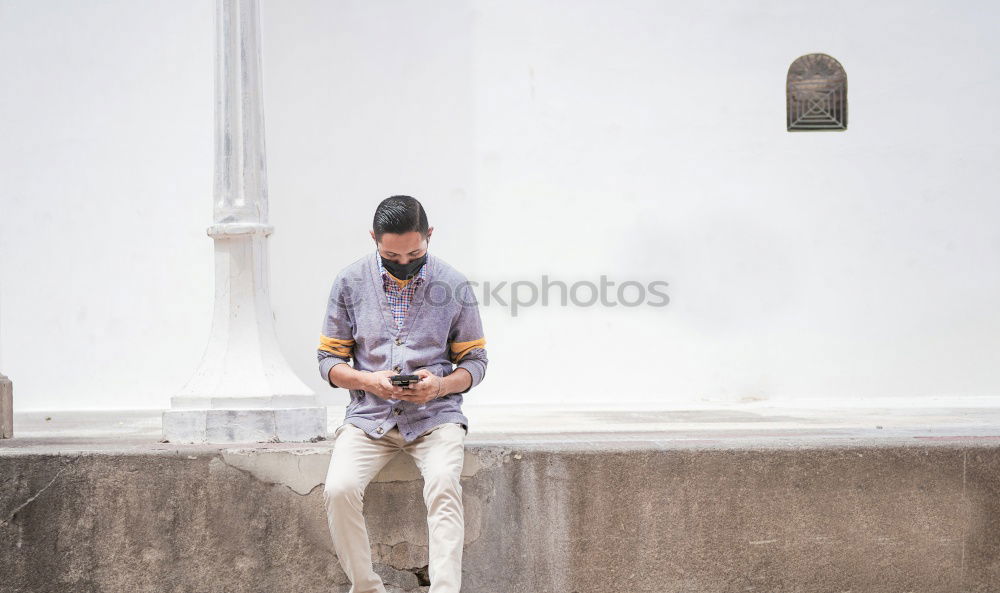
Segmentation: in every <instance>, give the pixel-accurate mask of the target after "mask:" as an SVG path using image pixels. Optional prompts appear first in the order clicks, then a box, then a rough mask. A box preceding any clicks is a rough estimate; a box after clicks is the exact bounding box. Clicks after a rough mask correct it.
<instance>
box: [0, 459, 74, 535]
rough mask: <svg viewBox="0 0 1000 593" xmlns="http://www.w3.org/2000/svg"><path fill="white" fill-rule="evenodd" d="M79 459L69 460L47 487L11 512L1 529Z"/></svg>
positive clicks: (2, 523)
mask: <svg viewBox="0 0 1000 593" xmlns="http://www.w3.org/2000/svg"><path fill="white" fill-rule="evenodd" d="M79 458H80V456H79V455H77V456H76V457H73V458H72V459H71V460H69V461H68V462H66V464H65V465H63V466H62V467H61V468H59V471H57V472H56V475H54V476H52V479H51V480H49V483H48V484H46V485H45V486H43V487H42V489H41V490H39V491H38V492H36V493H35V494H34V495H32V496H31V497H30V498H29V499H28V500H26V501H24V502H22V503H21V504H19V505H17V508H15V509H14V510H13V511H11V513H10V515H8V516H7V518H6V519H4V520H2V521H0V527H5V526H7V525H9V524H10V522H11V521H13V520H14V517H15V516H16V515H17V514H18V513H19V512H21V510H22V509H24V507H26V506H28V505H29V504H31V503H32V502H34V501H35V499H37V498H38V497H39V496H41V495H42V493H44V492H45V491H46V490H48V489H49V487H50V486H52V484H55V482H56V480H58V479H59V476H61V475H62V473H63V472H64V471H66V469H68V468H69V466H70V465H72V464H74V463H76V460H77V459H79Z"/></svg>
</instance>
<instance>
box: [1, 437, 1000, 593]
mask: <svg viewBox="0 0 1000 593" xmlns="http://www.w3.org/2000/svg"><path fill="white" fill-rule="evenodd" d="M709 440H711V439H709ZM17 441H18V439H14V440H13V441H9V442H8V443H17ZM522 441H523V442H518V441H517V440H515V439H497V440H489V439H470V440H469V442H468V445H467V457H466V464H465V470H464V472H463V481H462V484H463V489H464V493H463V494H464V500H465V505H466V506H465V508H466V548H465V560H464V567H465V570H464V582H463V591H466V592H469V593H570V592H574V591H575V592H577V593H605V592H608V591H629V592H631V593H647V592H648V593H654V592H655V593H665V592H675V591H676V592H684V593H702V592H704V593H708V592H711V593H720V592H736V591H762V592H768V593H778V592H788V593H791V592H803V591H808V592H810V593H822V592H830V593H834V592H837V593H842V592H844V591H851V592H852V593H866V592H871V593H890V592H900V593H902V592H909V591H914V592H917V591H919V592H937V591H956V592H957V591H963V592H972V591H976V592H986V591H998V590H1000V439H996V438H991V437H989V436H985V437H975V436H968V437H962V438H953V439H947V438H944V439H942V438H925V439H917V438H909V439H887V440H883V441H864V442H859V443H843V442H841V443H837V444H834V445H830V444H826V445H822V446H814V445H803V443H802V442H801V441H798V442H797V441H796V440H795V439H791V440H785V441H782V442H767V443H760V442H758V441H755V442H754V443H753V444H746V443H744V444H743V445H738V446H733V445H732V444H730V445H725V446H720V445H719V442H718V441H714V442H713V443H702V444H705V445H708V446H701V445H702V444H699V443H692V442H686V443H680V442H678V441H676V440H672V439H669V438H664V437H663V436H662V435H659V436H658V435H646V436H645V437H644V438H642V439H641V440H629V439H622V438H618V437H615V436H614V435H590V438H589V439H588V440H586V441H583V440H577V439H567V440H559V439H552V438H550V439H543V440H533V439H523V440H522ZM21 445H22V446H14V447H5V448H0V475H2V476H4V477H5V479H4V480H3V481H2V482H0V574H2V575H4V580H3V583H4V584H3V587H2V588H3V590H4V591H63V590H65V591H79V592H84V591H123V592H125V591H128V592H146V591H149V592H154V591H155V592H163V591H167V592H181V591H183V592H192V593H193V592H202V591H204V592H206V593H208V592H213V593H215V592H219V591H241V592H242V591H247V592H250V591H261V592H269V593H271V592H282V591H295V592H301V593H307V592H317V593H318V592H324V593H328V592H330V591H335V592H340V593H345V592H347V591H348V585H347V582H346V579H345V577H344V575H343V573H342V572H341V570H340V568H339V565H338V564H337V562H336V559H335V557H334V556H333V551H332V546H331V543H330V536H329V533H328V531H327V526H326V521H325V514H324V509H323V499H322V487H321V484H322V480H323V479H324V477H325V470H326V466H327V463H328V460H329V451H330V447H331V445H332V443H329V442H321V443H317V444H316V445H309V446H305V447H303V446H301V445H293V444H283V443H282V444H273V445H262V446H250V447H229V448H224V447H211V446H205V445H187V446H185V445H172V444H167V443H160V444H145V445H142V446H139V445H135V446H129V447H122V446H119V447H118V448H117V449H115V448H114V447H111V446H106V447H103V448H102V447H95V448H93V449H92V450H87V448H86V447H82V446H80V443H79V442H62V443H58V442H49V443H47V444H44V446H43V445H42V444H41V443H39V442H22V443H21ZM424 512H425V511H424V507H423V501H422V498H421V480H420V478H419V474H418V472H417V471H416V468H415V467H413V464H412V462H411V461H410V460H409V459H408V458H407V457H405V455H399V456H397V457H396V458H395V459H394V460H393V462H391V463H390V464H389V466H387V467H386V468H385V470H384V471H383V472H382V473H381V474H380V475H379V476H378V477H377V478H376V480H375V481H374V482H373V483H372V484H371V485H370V486H369V488H368V490H367V492H366V497H365V514H366V518H367V521H368V525H369V530H370V533H371V538H372V547H373V552H374V555H373V557H374V558H375V559H376V562H377V565H378V569H379V571H380V573H381V574H382V575H383V578H384V579H385V580H386V582H387V584H389V585H390V590H395V591H399V590H426V587H421V586H420V582H421V580H420V577H421V576H422V575H421V568H422V567H424V566H425V565H426V564H427V549H426V521H425V515H424Z"/></svg>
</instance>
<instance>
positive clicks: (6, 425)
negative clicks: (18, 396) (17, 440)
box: [0, 373, 14, 439]
mask: <svg viewBox="0 0 1000 593" xmlns="http://www.w3.org/2000/svg"><path fill="white" fill-rule="evenodd" d="M13 437H14V384H13V383H11V382H10V379H8V378H7V377H6V376H4V375H3V374H2V373H0V439H10V438H13Z"/></svg>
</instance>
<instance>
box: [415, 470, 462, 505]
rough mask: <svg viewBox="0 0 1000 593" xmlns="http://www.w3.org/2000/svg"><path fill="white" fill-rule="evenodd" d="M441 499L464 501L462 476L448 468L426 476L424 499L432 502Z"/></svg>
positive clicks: (428, 473)
mask: <svg viewBox="0 0 1000 593" xmlns="http://www.w3.org/2000/svg"><path fill="white" fill-rule="evenodd" d="M439 498H457V499H458V500H461V499H462V484H461V481H460V475H459V474H457V473H455V472H454V471H451V470H450V469H448V468H441V469H440V470H435V471H428V472H426V473H425V474H424V499H425V501H427V502H431V501H433V500H435V499H439Z"/></svg>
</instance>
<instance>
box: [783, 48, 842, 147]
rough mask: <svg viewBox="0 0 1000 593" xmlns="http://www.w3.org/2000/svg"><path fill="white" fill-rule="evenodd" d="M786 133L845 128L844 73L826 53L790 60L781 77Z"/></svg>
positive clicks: (836, 62) (838, 63) (840, 129)
mask: <svg viewBox="0 0 1000 593" xmlns="http://www.w3.org/2000/svg"><path fill="white" fill-rule="evenodd" d="M785 100H786V106H787V125H788V131H789V132H808V131H829V130H833V131H843V130H846V129H847V73H846V72H845V71H844V67H843V66H841V65H840V62H838V61H837V60H835V59H834V58H832V57H831V56H828V55H826V54H807V55H804V56H802V57H800V58H798V59H796V60H795V61H794V62H792V65H791V66H789V67H788V76H787V78H786V79H785Z"/></svg>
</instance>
